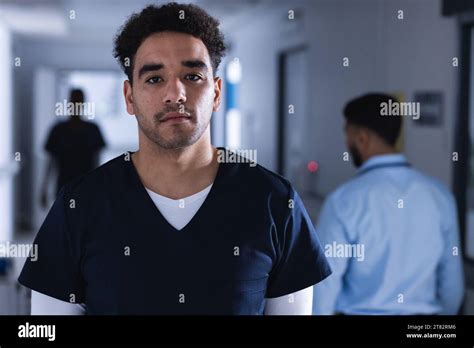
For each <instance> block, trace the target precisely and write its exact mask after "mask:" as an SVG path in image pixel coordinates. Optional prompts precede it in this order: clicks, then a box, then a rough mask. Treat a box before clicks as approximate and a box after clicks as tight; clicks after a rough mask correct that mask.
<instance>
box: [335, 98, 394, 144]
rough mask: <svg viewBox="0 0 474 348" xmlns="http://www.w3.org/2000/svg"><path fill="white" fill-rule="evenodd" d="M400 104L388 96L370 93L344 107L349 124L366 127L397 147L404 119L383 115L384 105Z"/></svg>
mask: <svg viewBox="0 0 474 348" xmlns="http://www.w3.org/2000/svg"><path fill="white" fill-rule="evenodd" d="M390 100H392V103H394V102H398V101H397V100H396V98H394V97H393V96H391V95H388V94H381V93H369V94H365V95H363V96H360V97H357V98H355V99H352V100H350V101H349V102H348V103H347V104H346V106H345V107H344V117H345V118H346V121H347V123H349V124H353V125H356V126H362V127H366V128H368V129H370V130H372V131H374V132H375V133H377V134H378V135H379V136H380V137H381V138H382V139H383V140H385V142H386V143H387V144H389V145H392V146H393V145H395V143H396V142H397V139H398V136H399V135H400V129H401V126H402V119H401V117H400V116H383V115H381V112H380V111H381V108H382V105H383V104H382V103H387V104H388V103H389V101H390Z"/></svg>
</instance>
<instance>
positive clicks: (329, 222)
mask: <svg viewBox="0 0 474 348" xmlns="http://www.w3.org/2000/svg"><path fill="white" fill-rule="evenodd" d="M316 225H317V229H318V233H319V238H320V240H321V243H322V245H323V247H324V246H326V245H332V244H333V243H337V244H341V245H345V244H350V243H351V241H350V240H349V237H348V234H347V232H346V228H345V226H344V224H343V222H342V220H341V219H340V217H339V216H338V214H337V209H336V202H335V201H334V198H333V197H332V196H330V197H329V198H328V199H327V200H326V202H324V204H323V208H322V209H321V214H320V215H319V218H318V223H317V224H316ZM328 261H329V264H330V266H331V270H332V274H331V276H330V277H329V278H328V279H326V281H324V282H323V283H321V284H318V285H316V286H315V287H314V295H313V314H316V315H329V314H335V313H336V311H337V310H338V309H337V301H338V298H339V296H340V295H341V293H342V291H343V290H344V289H343V281H344V275H345V273H346V270H347V267H348V264H349V260H348V258H345V257H333V258H330V259H329V260H328Z"/></svg>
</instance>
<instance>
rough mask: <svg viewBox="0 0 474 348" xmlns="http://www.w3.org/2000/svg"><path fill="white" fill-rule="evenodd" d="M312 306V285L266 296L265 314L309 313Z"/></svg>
mask: <svg viewBox="0 0 474 348" xmlns="http://www.w3.org/2000/svg"><path fill="white" fill-rule="evenodd" d="M312 307H313V287H312V286H310V287H308V288H306V289H303V290H300V291H297V292H294V293H292V294H289V295H285V296H280V297H275V298H268V299H267V302H266V304H265V312H264V314H265V315H311V311H312Z"/></svg>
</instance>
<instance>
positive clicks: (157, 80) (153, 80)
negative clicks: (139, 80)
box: [146, 76, 161, 85]
mask: <svg viewBox="0 0 474 348" xmlns="http://www.w3.org/2000/svg"><path fill="white" fill-rule="evenodd" d="M160 81H161V77H159V76H155V77H150V78H149V79H148V80H146V82H147V83H149V84H151V85H154V84H155V83H157V82H160Z"/></svg>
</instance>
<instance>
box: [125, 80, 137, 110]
mask: <svg viewBox="0 0 474 348" xmlns="http://www.w3.org/2000/svg"><path fill="white" fill-rule="evenodd" d="M123 96H124V97H125V104H126V105H127V112H128V113H129V114H130V115H135V108H134V107H133V95H132V84H131V83H130V81H128V80H125V81H123Z"/></svg>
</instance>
